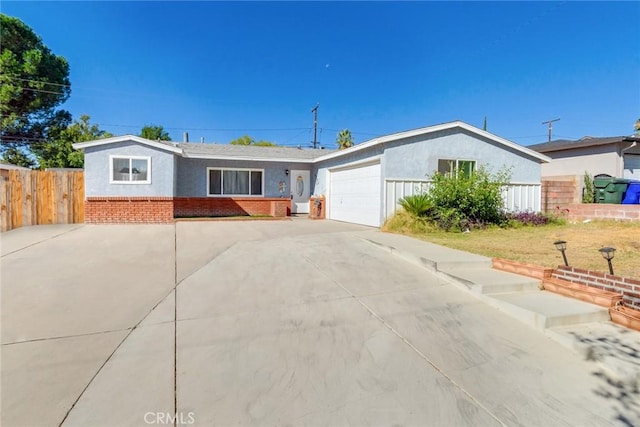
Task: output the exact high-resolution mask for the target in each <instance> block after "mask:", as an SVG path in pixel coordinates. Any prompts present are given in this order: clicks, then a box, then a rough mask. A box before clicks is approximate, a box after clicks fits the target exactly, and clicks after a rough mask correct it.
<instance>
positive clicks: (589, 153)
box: [529, 136, 640, 179]
mask: <svg viewBox="0 0 640 427" xmlns="http://www.w3.org/2000/svg"><path fill="white" fill-rule="evenodd" d="M529 148H530V149H532V150H535V151H537V152H538V153H541V154H544V155H546V156H548V157H550V158H551V161H550V162H549V163H545V164H543V165H542V177H543V178H546V177H554V176H568V175H578V176H583V175H584V173H585V172H587V173H589V174H590V175H591V176H595V175H600V174H606V175H610V176H612V177H616V178H628V179H640V138H638V137H629V136H612V137H603V138H595V137H590V136H585V137H584V138H581V139H579V140H577V141H569V140H556V141H551V142H545V143H542V144H536V145H530V146H529Z"/></svg>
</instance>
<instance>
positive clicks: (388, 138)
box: [316, 120, 551, 163]
mask: <svg viewBox="0 0 640 427" xmlns="http://www.w3.org/2000/svg"><path fill="white" fill-rule="evenodd" d="M455 128H459V129H464V130H466V131H468V132H471V133H474V134H476V135H479V136H482V137H485V138H487V139H489V140H491V141H494V142H496V143H498V145H502V146H505V147H508V148H511V149H513V150H515V151H518V152H520V153H523V154H525V155H527V156H530V157H533V158H535V159H538V160H540V161H541V162H545V163H548V162H550V161H551V159H550V158H549V157H547V156H545V155H543V154H540V153H538V152H536V151H533V150H531V149H529V148H527V147H524V146H522V145H520V144H517V143H515V142H512V141H509V140H508V139H504V138H501V137H499V136H497V135H494V134H492V133H490V132H487V131H485V130H482V129H479V128H477V127H475V126H471V125H470V124H468V123H465V122H463V121H460V120H456V121H453V122H447V123H441V124H439V125H434V126H427V127H423V128H418V129H412V130H408V131H403V132H397V133H392V134H389V135H384V136H380V137H376V138H373V139H370V140H369V141H366V142H363V143H361V144H358V145H354V146H353V147H350V148H347V149H345V150H340V151H335V152H333V153H328V154H325V155H323V156H321V157H318V158H317V159H316V161H322V160H328V159H332V158H335V157H339V156H341V155H345V154H348V153H353V152H356V151H360V150H365V149H367V148H370V147H373V146H376V145H378V144H384V143H387V142H392V141H398V140H400V139H404V138H411V137H414V136H421V135H428V134H430V133H435V132H441V131H444V130H450V129H455Z"/></svg>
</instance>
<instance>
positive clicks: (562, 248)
mask: <svg viewBox="0 0 640 427" xmlns="http://www.w3.org/2000/svg"><path fill="white" fill-rule="evenodd" d="M553 244H554V245H555V246H556V249H557V250H559V251H560V252H562V259H563V260H564V265H566V266H567V267H569V261H567V255H566V254H565V253H564V252H565V251H566V250H567V242H565V241H564V240H556V241H555V242H553Z"/></svg>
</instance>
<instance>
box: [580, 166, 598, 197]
mask: <svg viewBox="0 0 640 427" xmlns="http://www.w3.org/2000/svg"><path fill="white" fill-rule="evenodd" d="M595 201H596V186H595V183H594V182H593V178H592V177H591V175H589V173H588V172H585V173H584V189H583V190H582V203H595Z"/></svg>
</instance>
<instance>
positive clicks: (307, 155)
mask: <svg viewBox="0 0 640 427" xmlns="http://www.w3.org/2000/svg"><path fill="white" fill-rule="evenodd" d="M177 146H178V147H180V148H181V149H182V156H183V157H189V158H196V159H198V158H202V159H210V158H215V159H230V160H266V161H280V162H301V163H310V162H312V161H313V159H315V158H317V157H320V156H322V155H324V154H327V152H328V151H335V150H318V149H309V150H302V149H298V148H293V147H281V146H275V147H261V146H255V145H231V144H195V143H187V142H184V143H180V144H177Z"/></svg>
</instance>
